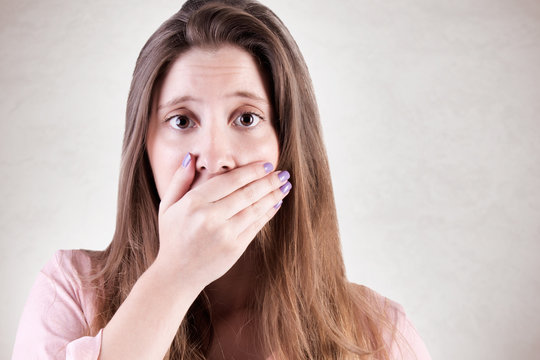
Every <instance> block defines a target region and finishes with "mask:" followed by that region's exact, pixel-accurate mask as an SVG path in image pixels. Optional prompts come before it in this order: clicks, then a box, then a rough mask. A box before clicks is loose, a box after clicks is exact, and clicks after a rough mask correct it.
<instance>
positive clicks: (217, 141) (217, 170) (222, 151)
mask: <svg viewBox="0 0 540 360" xmlns="http://www.w3.org/2000/svg"><path fill="white" fill-rule="evenodd" d="M193 155H195V156H196V157H197V161H196V168H197V171H198V172H199V173H200V175H203V176H205V177H210V176H213V175H217V174H221V173H224V172H227V171H229V170H232V169H234V168H235V166H236V162H235V156H234V151H233V144H232V141H231V139H229V137H228V134H227V130H226V129H218V128H211V129H208V130H207V131H204V132H201V136H200V138H199V139H198V141H197V145H196V148H195V149H194V151H193Z"/></svg>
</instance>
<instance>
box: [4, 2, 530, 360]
mask: <svg viewBox="0 0 540 360" xmlns="http://www.w3.org/2000/svg"><path fill="white" fill-rule="evenodd" d="M265 4H267V5H268V6H269V7H270V8H271V9H273V10H274V11H275V12H276V13H277V14H278V15H279V16H280V17H281V19H282V20H283V21H284V22H285V24H286V25H287V26H288V27H289V29H290V31H291V32H292V34H293V36H294V37H295V39H296V40H297V42H298V44H299V46H300V48H301V50H302V51H303V54H304V57H305V59H306V61H307V64H308V66H309V69H310V72H311V75H312V78H313V83H314V86H315V90H316V95H317V99H318V102H319V106H320V111H321V115H322V121H323V127H324V136H325V142H326V145H327V149H328V155H329V158H330V164H331V171H332V178H333V183H334V190H335V196H336V202H337V207H338V215H339V221H340V230H341V236H342V241H343V251H344V256H345V261H346V266H347V273H348V276H349V278H350V280H351V281H354V282H358V283H362V284H365V285H367V286H369V287H371V288H373V289H374V290H376V291H378V292H380V293H382V294H383V295H385V296H387V297H389V298H391V299H393V300H395V301H397V302H399V303H401V304H402V305H403V306H404V307H405V309H406V311H407V313H408V315H409V317H410V318H411V319H412V321H413V323H414V324H415V325H416V327H417V329H418V331H419V333H420V334H421V336H422V337H423V339H424V341H425V342H426V344H427V347H428V348H429V350H430V352H431V354H432V356H433V359H441V360H455V359H492V360H497V359H500V360H503V359H538V356H539V355H538V354H539V353H540V326H539V325H538V324H540V301H539V300H538V297H539V296H540V279H539V275H538V274H540V262H539V261H538V257H539V255H540V115H539V114H540V90H539V87H540V66H539V64H540V2H539V1H538V0H489V1H488V0H457V1H446V0H386V1H373V0H371V1H369V0H355V1H352V0H351V1H341V2H337V1H336V2H329V1H327V2H325V1H299V0H296V1H287V0H272V1H270V0H268V1H265ZM180 5H181V2H179V1H165V0H160V1H142V0H130V1H120V0H107V1H103V0H97V1H73V0H39V1H38V0H34V1H27V0H1V2H0V48H1V57H0V83H1V96H0V185H1V186H0V201H1V204H2V205H1V216H0V246H1V248H0V250H1V254H2V255H1V256H2V261H1V263H0V266H1V268H0V276H1V281H2V283H1V285H2V290H1V295H0V299H1V304H2V306H1V309H0V312H1V313H0V318H1V319H2V328H1V333H0V358H9V357H10V356H11V350H12V346H13V341H14V337H15V333H16V328H17V323H18V320H19V317H20V315H21V312H22V309H23V306H24V303H25V301H26V298H27V296H28V293H29V291H30V288H31V286H32V283H33V281H34V279H35V278H36V275H37V273H38V272H39V270H40V269H41V267H42V266H43V265H44V264H45V263H46V262H47V261H48V260H49V259H50V258H51V256H52V255H53V253H54V251H55V250H57V249H71V248H89V249H103V248H104V247H105V246H107V244H108V243H109V241H110V240H111V238H112V235H113V231H114V226H115V211H116V191H117V181H118V170H119V164H120V150H121V141H122V136H123V127H124V113H125V104H126V99H127V94H128V89H129V84H130V80H131V74H132V71H133V68H134V64H135V60H136V57H137V55H138V53H139V51H140V49H141V48H142V46H143V44H144V43H145V41H146V40H147V38H148V37H149V36H150V35H151V34H152V33H153V31H154V30H155V29H157V27H158V26H159V25H160V24H161V23H162V22H163V21H164V20H166V19H167V18H168V17H169V16H170V15H172V14H173V12H175V11H176V10H178V9H179V8H180Z"/></svg>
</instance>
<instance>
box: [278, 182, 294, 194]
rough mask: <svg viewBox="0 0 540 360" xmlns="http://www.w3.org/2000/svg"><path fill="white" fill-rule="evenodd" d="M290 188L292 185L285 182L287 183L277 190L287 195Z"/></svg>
mask: <svg viewBox="0 0 540 360" xmlns="http://www.w3.org/2000/svg"><path fill="white" fill-rule="evenodd" d="M291 188H292V185H291V183H290V182H288V181H287V183H286V184H285V185H283V186H281V187H280V188H279V190H281V192H282V193H284V194H286V193H288V192H289V191H291Z"/></svg>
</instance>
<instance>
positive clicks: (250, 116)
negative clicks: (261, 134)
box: [234, 112, 262, 128]
mask: <svg viewBox="0 0 540 360" xmlns="http://www.w3.org/2000/svg"><path fill="white" fill-rule="evenodd" d="M261 120H262V117H261V116H259V115H257V114H254V113H250V112H246V113H243V114H242V115H240V116H239V117H237V118H236V119H235V120H234V124H235V125H237V126H242V127H247V128H249V127H255V126H256V125H257V124H258V123H259V121H261Z"/></svg>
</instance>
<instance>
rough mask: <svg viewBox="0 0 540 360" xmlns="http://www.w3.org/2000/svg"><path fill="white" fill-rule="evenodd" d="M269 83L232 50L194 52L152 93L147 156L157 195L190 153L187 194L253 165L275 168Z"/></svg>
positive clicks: (242, 53)
mask: <svg viewBox="0 0 540 360" xmlns="http://www.w3.org/2000/svg"><path fill="white" fill-rule="evenodd" d="M272 116H273V112H272V108H271V104H270V100H269V89H268V83H267V81H266V79H265V77H264V75H263V73H262V72H261V71H260V69H259V67H258V66H257V65H256V63H255V60H254V59H253V57H252V56H251V55H250V54H249V53H248V52H246V51H245V50H243V49H240V48H238V47H233V46H230V45H226V46H222V47H219V48H218V49H217V50H208V49H201V48H192V49H190V50H188V51H187V52H185V53H183V54H182V55H181V56H180V57H179V58H178V59H177V60H176V61H175V62H174V63H173V64H172V66H171V67H170V69H169V71H168V73H167V74H166V76H165V78H164V80H163V81H162V82H161V85H160V86H158V89H157V92H156V93H155V94H154V98H153V105H152V113H151V118H150V125H149V128H148V139H147V151H148V156H149V159H150V164H151V166H152V172H153V174H154V179H155V182H156V186H157V190H158V193H159V195H160V197H162V196H163V194H164V193H165V190H166V188H167V186H168V185H169V183H170V180H171V179H172V176H173V174H174V172H175V171H176V170H177V169H178V167H180V166H181V164H182V160H183V158H184V156H185V155H186V154H187V153H188V152H189V153H191V155H192V161H195V167H196V173H195V179H194V181H193V184H192V188H193V187H195V186H197V185H199V184H201V183H203V182H205V181H207V180H208V179H210V178H212V177H213V176H216V175H218V174H221V173H224V172H227V171H230V170H232V169H234V168H236V167H238V166H242V165H246V164H248V163H251V162H255V161H268V162H271V163H272V164H273V165H274V167H275V166H276V164H277V161H278V156H279V148H278V141H277V136H276V132H275V130H274V127H273V126H272V121H273V119H272Z"/></svg>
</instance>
